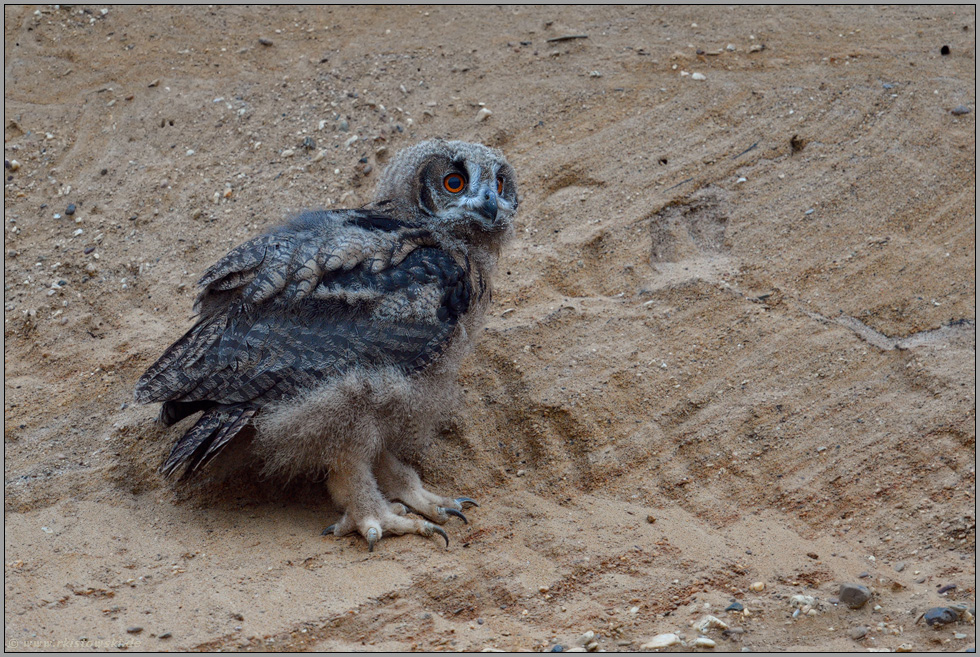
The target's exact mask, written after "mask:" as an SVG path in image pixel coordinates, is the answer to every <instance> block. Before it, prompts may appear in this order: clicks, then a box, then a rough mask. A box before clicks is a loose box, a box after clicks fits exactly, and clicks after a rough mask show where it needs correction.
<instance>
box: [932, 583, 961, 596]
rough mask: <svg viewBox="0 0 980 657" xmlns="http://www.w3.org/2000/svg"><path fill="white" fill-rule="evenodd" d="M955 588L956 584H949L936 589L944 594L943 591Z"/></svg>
mask: <svg viewBox="0 0 980 657" xmlns="http://www.w3.org/2000/svg"><path fill="white" fill-rule="evenodd" d="M955 588H956V584H947V585H946V586H944V587H942V588H941V589H939V590H938V591H936V593H939V594H940V595H942V594H943V593H946V591H952V590H953V589H955Z"/></svg>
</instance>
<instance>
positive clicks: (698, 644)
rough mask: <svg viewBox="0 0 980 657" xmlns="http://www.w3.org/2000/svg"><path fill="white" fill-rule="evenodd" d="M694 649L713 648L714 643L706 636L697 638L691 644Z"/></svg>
mask: <svg viewBox="0 0 980 657" xmlns="http://www.w3.org/2000/svg"><path fill="white" fill-rule="evenodd" d="M692 645H693V646H694V647H695V648H714V647H715V642H714V641H712V640H711V639H709V638H708V637H706V636H699V637H698V638H696V639H695V640H694V643H693V644H692Z"/></svg>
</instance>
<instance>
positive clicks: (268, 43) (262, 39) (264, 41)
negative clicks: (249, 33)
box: [259, 37, 272, 46]
mask: <svg viewBox="0 0 980 657" xmlns="http://www.w3.org/2000/svg"><path fill="white" fill-rule="evenodd" d="M259 43H261V44H262V45H263V46H271V45H272V39H266V38H265V37H259Z"/></svg>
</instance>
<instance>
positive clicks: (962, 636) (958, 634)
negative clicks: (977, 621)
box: [953, 632, 966, 639]
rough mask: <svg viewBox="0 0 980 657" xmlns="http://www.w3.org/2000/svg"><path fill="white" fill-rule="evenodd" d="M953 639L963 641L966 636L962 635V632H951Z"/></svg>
mask: <svg viewBox="0 0 980 657" xmlns="http://www.w3.org/2000/svg"><path fill="white" fill-rule="evenodd" d="M953 638H954V639H965V638H966V635H965V634H963V633H962V632H953Z"/></svg>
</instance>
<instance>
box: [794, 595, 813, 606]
mask: <svg viewBox="0 0 980 657" xmlns="http://www.w3.org/2000/svg"><path fill="white" fill-rule="evenodd" d="M816 603H817V601H816V599H815V598H814V597H813V596H812V595H794V596H793V597H791V598H790V599H789V604H790V605H791V606H793V607H797V608H799V607H812V606H813V605H815V604H816Z"/></svg>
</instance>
